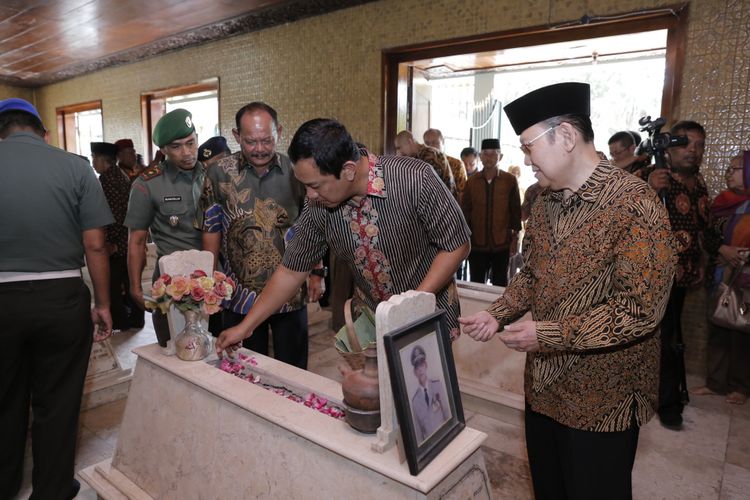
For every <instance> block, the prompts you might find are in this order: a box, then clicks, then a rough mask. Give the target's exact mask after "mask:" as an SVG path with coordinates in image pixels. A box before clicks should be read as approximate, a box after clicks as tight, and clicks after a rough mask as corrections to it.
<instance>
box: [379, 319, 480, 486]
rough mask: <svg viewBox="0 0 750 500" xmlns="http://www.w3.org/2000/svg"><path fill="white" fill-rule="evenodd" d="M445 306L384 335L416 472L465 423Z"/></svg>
mask: <svg viewBox="0 0 750 500" xmlns="http://www.w3.org/2000/svg"><path fill="white" fill-rule="evenodd" d="M444 315H445V312H444V311H437V312H435V313H434V314H431V315H430V316H427V317H425V318H423V319H420V320H418V321H416V322H414V323H411V324H408V325H406V326H404V327H402V328H399V329H398V330H394V331H393V332H389V333H387V334H386V335H385V336H384V337H383V341H384V343H385V352H386V357H387V358H388V369H389V370H390V374H391V386H392V389H393V404H394V406H395V407H396V415H397V417H398V424H399V427H400V428H401V437H402V441H403V443H404V452H405V454H406V460H407V462H408V464H409V472H410V473H411V474H412V475H413V476H416V475H417V474H419V472H420V471H421V470H422V469H424V468H425V466H427V464H429V463H430V462H431V461H432V459H434V458H435V457H436V456H437V455H438V454H439V453H440V452H441V451H442V450H443V448H445V447H446V446H447V445H448V443H450V442H451V440H452V439H453V438H454V437H456V435H457V434H458V433H459V432H461V430H462V429H463V428H464V426H465V420H464V411H463V406H461V395H460V392H459V390H458V380H457V378H456V367H455V365H454V363H453V351H452V350H451V345H450V344H451V342H450V335H449V334H448V329H447V328H446V326H445V319H444Z"/></svg>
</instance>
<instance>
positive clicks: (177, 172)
mask: <svg viewBox="0 0 750 500" xmlns="http://www.w3.org/2000/svg"><path fill="white" fill-rule="evenodd" d="M162 165H164V167H163V168H164V173H165V174H166V176H167V178H168V179H169V180H170V181H172V182H175V181H176V180H177V178H178V177H179V176H183V177H186V178H187V179H189V180H190V182H192V181H193V179H195V176H196V175H198V173H199V172H200V170H201V169H202V168H203V164H202V163H200V162H195V166H194V167H193V169H192V170H183V169H181V168H180V167H176V166H174V165H172V163H170V162H169V161H166V160H165V161H164V163H162Z"/></svg>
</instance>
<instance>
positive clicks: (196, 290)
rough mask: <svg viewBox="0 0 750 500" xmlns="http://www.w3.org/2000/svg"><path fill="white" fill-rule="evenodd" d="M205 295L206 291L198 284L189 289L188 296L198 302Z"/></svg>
mask: <svg viewBox="0 0 750 500" xmlns="http://www.w3.org/2000/svg"><path fill="white" fill-rule="evenodd" d="M205 296H206V291H205V290H204V289H203V288H202V287H200V286H195V287H193V289H192V290H190V297H192V299H193V300H194V301H196V302H200V301H201V300H203V298H204V297H205Z"/></svg>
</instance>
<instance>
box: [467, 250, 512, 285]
mask: <svg viewBox="0 0 750 500" xmlns="http://www.w3.org/2000/svg"><path fill="white" fill-rule="evenodd" d="M509 258H510V250H507V249H506V250H499V251H496V252H471V253H470V254H469V274H470V275H471V281H473V282H474V283H487V279H488V278H489V279H490V280H491V282H492V284H493V285H495V286H507V285H508V259H509Z"/></svg>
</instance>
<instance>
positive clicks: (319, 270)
mask: <svg viewBox="0 0 750 500" xmlns="http://www.w3.org/2000/svg"><path fill="white" fill-rule="evenodd" d="M310 274H314V275H315V276H320V277H321V278H325V277H326V276H328V268H327V267H325V266H323V267H319V268H317V269H313V270H312V271H310Z"/></svg>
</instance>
